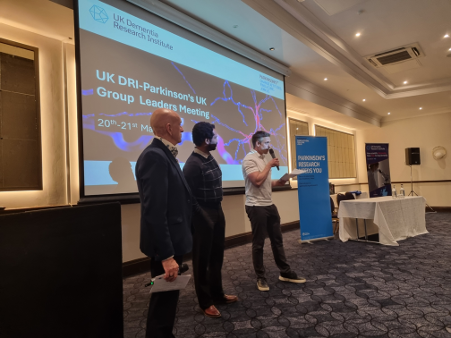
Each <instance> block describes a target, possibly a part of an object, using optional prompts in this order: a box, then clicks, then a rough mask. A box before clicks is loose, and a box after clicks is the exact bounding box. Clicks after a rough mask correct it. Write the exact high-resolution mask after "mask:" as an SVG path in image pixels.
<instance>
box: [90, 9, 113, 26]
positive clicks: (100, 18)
mask: <svg viewBox="0 0 451 338" xmlns="http://www.w3.org/2000/svg"><path fill="white" fill-rule="evenodd" d="M89 13H91V16H92V18H93V19H94V20H95V21H97V22H101V23H105V22H107V21H108V14H106V11H105V10H104V9H103V8H102V7H99V6H96V5H93V6H92V7H91V8H90V9H89Z"/></svg>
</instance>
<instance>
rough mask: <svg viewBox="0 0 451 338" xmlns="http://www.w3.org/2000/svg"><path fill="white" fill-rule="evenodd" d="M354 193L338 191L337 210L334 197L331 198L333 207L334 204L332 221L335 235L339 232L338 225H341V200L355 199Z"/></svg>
mask: <svg viewBox="0 0 451 338" xmlns="http://www.w3.org/2000/svg"><path fill="white" fill-rule="evenodd" d="M353 199H355V198H354V195H353V194H352V193H350V192H345V193H344V194H341V193H338V194H337V204H338V207H337V210H335V205H334V201H333V199H332V197H331V198H330V203H331V208H332V206H333V209H332V223H333V226H334V227H333V229H334V235H335V234H336V233H338V227H339V219H338V208H340V202H341V201H344V200H353Z"/></svg>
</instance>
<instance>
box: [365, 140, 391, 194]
mask: <svg viewBox="0 0 451 338" xmlns="http://www.w3.org/2000/svg"><path fill="white" fill-rule="evenodd" d="M365 152H366V167H367V168H366V169H367V174H368V187H369V191H370V197H380V196H391V180H390V163H389V158H388V143H366V144H365Z"/></svg>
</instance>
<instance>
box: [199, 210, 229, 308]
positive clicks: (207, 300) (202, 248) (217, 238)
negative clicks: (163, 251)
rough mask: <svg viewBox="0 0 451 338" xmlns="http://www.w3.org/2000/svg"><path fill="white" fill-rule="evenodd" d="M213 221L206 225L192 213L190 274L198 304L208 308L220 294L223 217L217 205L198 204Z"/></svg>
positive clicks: (222, 258) (223, 236)
mask: <svg viewBox="0 0 451 338" xmlns="http://www.w3.org/2000/svg"><path fill="white" fill-rule="evenodd" d="M202 209H204V211H205V212H206V213H207V214H208V216H209V217H210V219H211V220H212V221H213V222H214V227H213V228H211V227H210V226H208V225H207V224H206V223H205V221H204V220H203V219H202V218H201V217H197V216H194V217H193V229H194V233H193V275H194V285H195V287H196V293H197V298H198V300H199V307H200V308H201V309H206V308H209V307H210V306H211V305H213V301H214V300H215V299H221V298H223V297H224V291H223V289H222V275H221V270H222V263H223V260H224V238H225V217H224V212H223V211H222V207H221V205H219V207H218V208H207V207H202Z"/></svg>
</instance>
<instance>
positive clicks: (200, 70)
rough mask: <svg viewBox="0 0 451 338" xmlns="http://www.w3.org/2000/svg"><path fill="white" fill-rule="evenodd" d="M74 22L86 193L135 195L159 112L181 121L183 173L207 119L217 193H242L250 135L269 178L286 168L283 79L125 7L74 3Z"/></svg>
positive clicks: (114, 3) (84, 1)
mask: <svg viewBox="0 0 451 338" xmlns="http://www.w3.org/2000/svg"><path fill="white" fill-rule="evenodd" d="M78 16H79V21H78V25H79V41H78V44H79V51H80V59H79V60H78V61H79V65H80V68H79V71H80V78H81V93H79V95H81V115H82V116H81V119H82V125H83V130H82V139H83V142H82V146H83V158H82V161H83V169H82V175H83V181H84V196H93V195H109V194H124V193H136V192H137V186H136V181H135V174H134V172H135V165H136V160H137V159H138V157H139V155H140V154H141V152H142V151H143V150H144V149H145V148H146V147H147V146H148V145H149V144H150V143H151V142H152V140H153V137H154V134H153V131H152V128H151V127H150V117H151V115H152V112H153V111H154V110H156V109H158V108H169V109H172V110H173V111H175V112H177V113H178V114H179V115H180V117H181V119H182V123H183V129H184V133H183V138H182V143H180V144H178V145H177V147H178V149H179V155H178V156H177V159H178V161H179V163H180V166H181V167H182V168H183V165H184V163H185V161H186V160H187V158H188V157H189V156H190V155H191V153H192V151H193V149H194V144H193V142H192V135H191V131H192V128H193V126H194V125H195V124H196V123H197V122H200V121H207V122H210V123H214V124H215V129H216V131H217V133H218V135H219V142H218V147H217V150H216V151H214V152H212V155H213V156H214V157H215V159H216V160H217V161H218V163H219V164H220V166H221V170H222V173H223V177H222V178H223V186H224V188H233V187H242V186H244V181H243V175H242V169H241V162H242V160H243V158H244V156H246V154H247V153H249V152H250V151H251V150H252V142H251V138H252V135H253V134H254V133H255V132H256V131H258V130H265V131H267V132H268V133H270V134H271V143H272V147H273V149H274V151H275V153H276V156H277V157H278V158H279V160H280V171H276V170H273V178H274V179H276V178H278V176H282V175H283V174H285V173H286V172H287V171H288V162H287V161H288V158H287V146H286V144H287V140H286V114H285V101H284V100H285V96H284V79H283V76H282V75H280V74H278V73H276V72H274V71H272V70H270V69H267V68H265V67H263V66H261V65H259V64H256V63H254V62H252V61H250V60H248V59H246V58H244V57H242V56H240V55H237V54H235V53H233V52H231V51H230V50H227V49H225V48H223V47H221V46H218V45H216V44H214V43H212V42H211V41H207V40H206V39H204V38H202V37H200V36H198V35H196V34H194V33H191V32H188V31H187V30H184V29H183V28H181V27H179V26H177V25H175V24H172V23H169V22H167V21H165V20H163V19H162V18H160V17H157V16H156V15H153V14H151V13H149V12H147V11H145V10H143V9H141V8H139V7H137V6H134V5H132V4H129V3H127V2H125V1H119V0H117V1H113V0H111V1H105V2H101V1H95V0H79V1H78ZM268 156H269V155H268Z"/></svg>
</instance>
